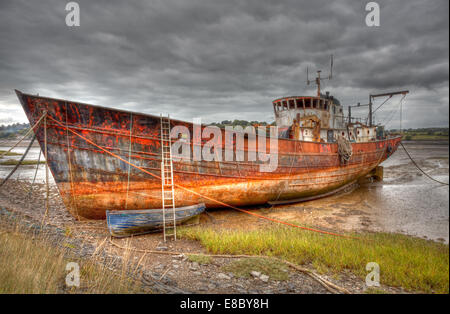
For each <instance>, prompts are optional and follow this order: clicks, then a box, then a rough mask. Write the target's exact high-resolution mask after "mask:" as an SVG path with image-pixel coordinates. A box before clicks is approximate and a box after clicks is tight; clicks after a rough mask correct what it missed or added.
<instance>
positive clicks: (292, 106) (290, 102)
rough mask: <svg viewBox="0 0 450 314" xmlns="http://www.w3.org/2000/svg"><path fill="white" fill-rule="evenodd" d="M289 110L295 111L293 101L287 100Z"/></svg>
mask: <svg viewBox="0 0 450 314" xmlns="http://www.w3.org/2000/svg"><path fill="white" fill-rule="evenodd" d="M289 109H295V102H294V99H291V100H289Z"/></svg>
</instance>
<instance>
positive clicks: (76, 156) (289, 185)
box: [16, 91, 401, 219]
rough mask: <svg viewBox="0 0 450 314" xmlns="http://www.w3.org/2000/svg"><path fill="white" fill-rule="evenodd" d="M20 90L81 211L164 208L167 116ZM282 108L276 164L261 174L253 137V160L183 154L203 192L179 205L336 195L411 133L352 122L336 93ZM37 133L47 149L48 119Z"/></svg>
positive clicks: (68, 196)
mask: <svg viewBox="0 0 450 314" xmlns="http://www.w3.org/2000/svg"><path fill="white" fill-rule="evenodd" d="M16 93H17V96H18V98H19V99H20V102H21V104H22V106H23V109H24V110H25V113H26V115H27V117H28V119H29V121H30V124H31V125H33V124H35V123H36V122H37V121H38V119H39V118H40V117H42V115H43V113H44V112H46V114H47V117H48V118H47V119H46V128H47V132H46V134H47V149H48V153H47V159H48V164H49V167H50V170H51V172H52V174H53V177H54V179H55V181H56V183H57V185H58V188H59V191H60V193H61V196H62V198H63V200H64V203H65V204H66V206H67V208H68V210H69V211H70V212H71V213H72V214H73V215H74V216H75V217H78V218H88V219H103V218H105V213H106V210H137V209H151V208H161V206H162V204H161V180H159V179H158V177H160V176H161V155H162V153H161V151H162V149H161V117H159V116H153V115H148V114H142V113H134V112H129V111H123V110H116V109H111V108H105V107H99V106H93V105H88V104H83V103H78V102H73V101H68V100H61V99H52V98H47V97H41V96H36V95H30V94H24V93H21V92H19V91H16ZM273 106H274V111H275V116H276V122H277V125H278V127H279V131H280V132H279V134H278V136H277V139H278V157H277V158H278V165H277V168H276V169H275V171H273V172H261V171H260V165H261V161H249V160H248V159H247V153H248V149H249V147H252V145H250V144H251V143H249V141H251V140H252V139H251V138H250V137H245V143H244V150H245V151H246V154H244V156H245V158H244V160H243V161H236V160H233V161H224V159H223V158H222V159H221V160H220V161H217V160H213V161H204V160H201V161H195V160H185V159H180V160H177V161H174V162H173V181H174V182H176V183H177V185H179V186H183V187H185V188H187V189H189V190H190V191H193V192H194V193H192V192H189V191H187V190H186V189H180V188H178V187H175V189H174V192H175V199H176V204H177V206H189V205H194V204H198V203H205V204H206V206H207V208H208V207H209V208H211V207H219V206H222V205H221V204H220V203H226V204H230V205H234V206H243V205H256V204H264V203H267V202H270V201H281V200H290V199H298V198H304V197H311V196H314V195H321V194H326V193H329V192H330V191H333V190H336V189H339V188H340V187H342V186H344V185H346V184H348V183H351V182H353V181H355V180H357V179H358V178H360V177H362V176H365V175H367V174H368V173H369V172H370V171H371V170H373V169H374V168H375V167H376V166H377V165H379V164H380V163H381V162H382V161H384V160H385V159H386V158H388V157H389V156H390V155H391V154H392V153H394V151H395V150H396V149H397V146H398V144H399V142H400V140H401V138H400V137H387V136H386V135H384V134H378V132H377V129H376V127H375V126H372V125H368V126H365V125H363V124H357V123H352V121H351V120H350V121H348V122H345V121H344V116H343V114H342V107H341V106H340V104H339V103H338V102H337V100H335V99H333V98H332V97H330V96H329V95H321V94H320V93H319V94H318V95H317V96H312V97H310V96H294V97H286V98H281V99H278V100H275V101H274V102H273ZM175 126H184V127H186V128H188V129H189V130H190V134H194V132H193V124H192V123H189V122H183V121H177V120H170V127H171V128H173V127H175ZM221 130H222V133H224V132H225V131H224V130H223V129H221ZM35 133H36V136H37V139H38V141H39V143H40V145H41V149H43V150H44V141H45V138H44V136H45V135H44V125H43V124H42V123H41V124H40V125H39V127H38V128H37V129H36V130H35ZM77 134H79V135H81V136H78V135H77ZM343 138H344V139H346V141H347V142H349V143H350V145H351V151H352V154H351V156H350V157H349V158H348V160H347V161H344V162H343V161H342V158H341V157H342V156H341V155H340V154H339V151H338V150H339V149H340V147H339V144H338V140H339V139H343ZM86 139H87V140H88V141H87V140H86ZM206 142H207V140H205V139H203V140H202V141H201V142H200V145H201V146H203V145H205V143H206ZM92 143H95V144H96V145H93V144H92ZM222 143H224V141H222ZM187 144H188V145H190V148H191V149H193V147H194V146H195V144H193V143H192V142H189V140H187ZM269 144H270V141H269V139H267V146H269ZM101 148H102V149H101ZM269 148H270V147H268V148H267V151H269ZM105 150H107V151H110V152H111V153H113V154H114V155H116V156H120V158H121V159H119V158H116V157H115V156H113V155H111V154H108V153H105ZM125 161H127V162H125ZM130 164H132V165H136V166H138V167H140V168H141V169H144V170H145V171H146V172H148V173H151V174H154V176H151V175H149V174H148V173H146V172H143V171H141V170H139V169H137V168H136V167H133V166H130ZM213 200H217V201H213Z"/></svg>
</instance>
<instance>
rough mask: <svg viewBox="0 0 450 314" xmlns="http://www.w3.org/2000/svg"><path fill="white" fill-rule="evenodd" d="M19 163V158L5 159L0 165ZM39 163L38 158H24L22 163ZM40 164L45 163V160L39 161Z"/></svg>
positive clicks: (27, 164) (25, 164)
mask: <svg viewBox="0 0 450 314" xmlns="http://www.w3.org/2000/svg"><path fill="white" fill-rule="evenodd" d="M18 163H19V161H18V160H14V159H8V160H5V161H2V162H0V165H2V166H15V165H17V164H18ZM37 163H38V161H37V160H24V161H22V165H24V166H29V165H36V164H37ZM39 164H45V161H42V160H41V161H39Z"/></svg>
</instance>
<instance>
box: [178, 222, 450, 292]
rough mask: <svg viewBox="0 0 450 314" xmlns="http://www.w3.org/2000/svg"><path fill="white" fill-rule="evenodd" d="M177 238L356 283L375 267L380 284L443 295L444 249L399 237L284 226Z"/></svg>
mask: <svg viewBox="0 0 450 314" xmlns="http://www.w3.org/2000/svg"><path fill="white" fill-rule="evenodd" d="M179 233H180V235H181V236H183V237H185V238H189V239H194V240H198V241H200V242H201V244H202V245H203V246H205V247H206V249H207V250H208V251H209V252H211V253H213V254H248V255H255V256H257V255H267V256H276V257H279V258H282V259H285V260H287V261H290V262H293V263H296V264H299V265H302V264H312V265H313V266H314V267H315V268H316V269H318V270H319V271H321V272H328V273H330V274H333V273H334V274H339V273H341V272H343V271H350V272H352V273H354V274H355V275H357V276H359V277H360V278H361V279H363V280H364V278H365V277H366V275H367V273H368V272H367V271H366V265H367V263H369V262H376V263H378V264H379V265H380V281H381V284H385V285H389V286H397V287H403V288H404V289H408V290H414V291H423V292H436V293H448V292H449V247H448V245H445V244H441V243H436V242H433V241H428V240H424V239H419V238H414V237H409V236H405V235H401V234H388V233H367V234H357V235H355V236H356V237H358V238H359V239H358V240H355V239H347V238H339V237H334V236H330V235H322V234H317V233H313V232H308V231H304V230H300V229H296V228H290V227H285V226H277V227H271V228H268V229H263V230H251V231H246V230H232V231H231V230H214V229H212V228H206V229H205V228H199V227H191V228H180V230H179Z"/></svg>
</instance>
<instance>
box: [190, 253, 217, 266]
mask: <svg viewBox="0 0 450 314" xmlns="http://www.w3.org/2000/svg"><path fill="white" fill-rule="evenodd" d="M187 258H188V260H189V261H191V262H197V263H199V264H210V263H211V262H212V258H211V257H210V256H207V255H200V254H188V255H187Z"/></svg>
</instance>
